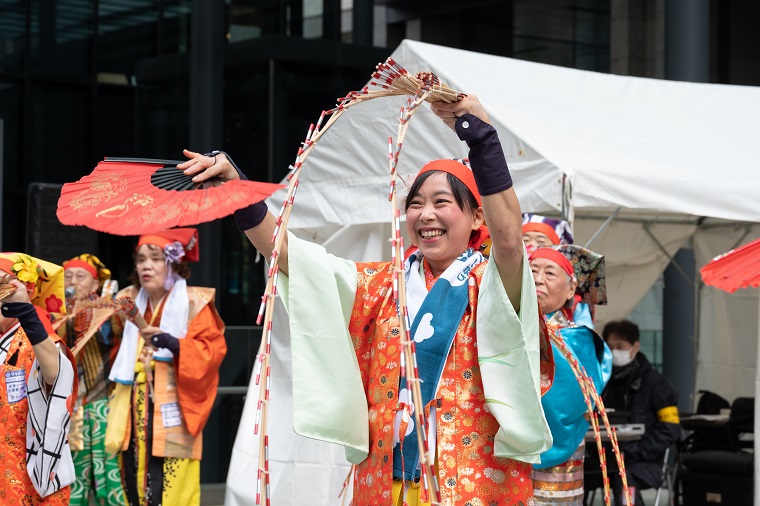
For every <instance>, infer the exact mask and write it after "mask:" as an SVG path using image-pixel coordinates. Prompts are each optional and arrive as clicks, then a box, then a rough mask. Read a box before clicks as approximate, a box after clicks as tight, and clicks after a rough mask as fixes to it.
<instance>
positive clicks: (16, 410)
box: [0, 310, 77, 506]
mask: <svg viewBox="0 0 760 506" xmlns="http://www.w3.org/2000/svg"><path fill="white" fill-rule="evenodd" d="M38 312H39V310H38ZM43 318H47V316H43V315H42V314H40V320H41V321H42V322H43V324H44V325H45V326H46V327H48V332H49V334H50V337H51V338H53V339H54V340H55V341H56V342H60V338H59V337H58V336H57V335H55V333H54V332H53V329H52V328H49V324H48V323H47V322H46V321H45V320H44V319H43ZM2 346H3V347H4V348H3V353H2V356H3V363H2V364H1V366H0V370H2V372H3V380H4V381H6V379H7V377H8V375H9V374H13V372H16V371H19V372H20V371H23V377H24V378H27V377H28V376H29V375H30V374H32V373H33V372H32V366H33V363H34V360H35V355H34V348H33V347H32V344H31V343H30V342H29V339H28V338H27V337H26V333H25V332H24V329H23V328H22V327H20V326H19V327H18V329H17V330H15V333H14V331H13V330H11V331H9V332H8V333H7V334H5V335H3V339H2ZM5 346H7V348H5ZM59 346H60V347H61V351H62V353H61V356H62V357H65V358H67V359H69V361H70V362H71V367H72V371H75V370H76V366H75V362H74V357H73V355H71V353H70V352H69V351H68V349H66V348H65V346H63V343H59ZM72 374H73V373H72ZM74 383H75V384H74V387H73V397H71V398H70V399H69V400H71V401H72V402H71V404H73V398H75V397H76V389H77V387H76V382H74ZM6 384H7V381H6V383H5V384H3V388H2V389H0V424H1V425H2V427H3V439H2V443H0V462H2V463H3V471H2V477H1V478H0V504H3V505H4V506H5V505H8V506H10V505H19V506H20V505H25V506H26V505H34V504H46V505H51V506H58V505H65V504H69V487H68V486H65V487H62V488H60V489H59V490H57V491H56V492H54V493H52V494H50V495H48V496H46V497H44V498H43V497H40V495H39V494H38V493H37V491H36V490H35V488H34V485H33V484H32V481H31V479H30V477H29V474H28V471H27V440H26V436H27V430H32V428H31V426H30V425H28V422H27V415H28V413H29V398H28V396H27V395H24V397H23V398H22V399H20V400H19V399H13V398H10V394H9V393H8V391H7V387H6ZM69 394H71V391H69ZM68 407H69V408H70V407H71V406H70V405H69V406H68ZM54 409H60V408H54ZM38 416H39V415H38ZM42 416H46V415H45V413H42ZM50 419H51V420H52V417H51V418H50ZM51 423H53V422H51ZM66 426H67V427H66V429H68V420H67V421H66ZM63 450H64V451H65V452H66V453H67V454H68V453H69V448H68V442H66V443H65V445H64V449H63ZM61 453H63V452H61ZM66 462H67V464H66V465H69V466H71V471H70V474H71V475H72V479H73V471H74V468H73V463H72V462H71V457H70V456H67V457H66ZM54 479H55V478H54Z"/></svg>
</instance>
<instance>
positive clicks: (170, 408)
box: [161, 402, 182, 429]
mask: <svg viewBox="0 0 760 506" xmlns="http://www.w3.org/2000/svg"><path fill="white" fill-rule="evenodd" d="M161 420H162V421H163V423H164V427H165V428H167V429H168V428H169V427H179V426H180V425H182V414H181V413H180V411H179V403H178V402H172V403H169V404H161Z"/></svg>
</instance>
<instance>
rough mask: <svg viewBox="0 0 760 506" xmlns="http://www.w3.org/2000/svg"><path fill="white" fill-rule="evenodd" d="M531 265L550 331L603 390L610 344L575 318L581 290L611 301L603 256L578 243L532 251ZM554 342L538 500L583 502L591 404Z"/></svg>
mask: <svg viewBox="0 0 760 506" xmlns="http://www.w3.org/2000/svg"><path fill="white" fill-rule="evenodd" d="M530 268H531V271H532V272H533V278H534V279H535V283H536V295H537V296H538V301H539V303H540V304H541V309H543V311H544V313H545V314H546V318H547V326H548V327H549V331H550V332H553V333H554V335H555V337H556V338H558V339H560V340H562V341H563V342H564V344H565V345H566V347H567V348H568V349H569V350H570V351H571V352H572V353H573V355H574V356H575V358H576V359H577V360H578V362H579V363H580V365H581V366H582V367H583V368H584V369H585V371H586V374H588V376H589V377H590V378H591V379H592V380H593V382H594V386H595V387H596V389H597V391H599V392H601V391H602V389H603V388H604V385H605V383H606V382H607V380H608V379H609V375H610V369H611V365H612V364H611V362H612V358H611V354H610V351H609V348H607V345H606V344H604V341H602V338H601V337H599V335H598V334H597V333H596V332H594V331H593V330H591V329H590V328H589V327H587V326H585V325H578V324H576V323H573V322H572V320H571V318H570V315H572V313H571V310H570V307H571V305H572V301H573V297H574V296H575V295H576V294H577V295H580V296H581V298H582V299H584V300H585V301H586V302H588V303H595V304H601V303H606V297H605V295H604V283H603V280H604V263H603V259H602V257H600V256H599V255H596V254H595V253H592V252H590V251H588V250H586V249H584V248H580V247H577V246H569V245H565V246H558V247H556V248H538V249H536V250H534V251H533V253H532V254H531V257H530ZM552 346H553V348H554V361H555V364H556V366H555V371H554V384H553V385H552V387H551V389H550V390H549V392H547V393H546V395H544V397H543V398H542V399H541V401H542V404H543V407H544V412H545V413H546V419H547V421H548V422H549V427H550V428H551V431H552V436H553V438H554V446H552V448H551V449H549V450H548V451H547V452H544V453H543V454H542V455H541V463H540V464H534V466H533V467H534V473H533V488H534V501H535V502H534V504H537V505H553V504H556V503H557V502H562V504H566V505H572V506H582V505H583V458H584V454H585V443H584V436H585V435H586V432H587V430H588V426H589V425H588V421H587V420H586V418H585V416H584V415H586V413H587V405H586V402H585V399H584V396H583V392H582V390H581V387H580V385H579V383H578V380H577V379H576V377H575V375H574V374H573V372H572V369H571V368H570V364H569V363H568V362H567V360H566V359H565V358H564V357H563V355H562V353H561V352H560V351H559V350H558V349H557V347H556V345H554V344H552Z"/></svg>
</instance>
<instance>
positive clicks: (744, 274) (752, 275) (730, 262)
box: [699, 239, 760, 293]
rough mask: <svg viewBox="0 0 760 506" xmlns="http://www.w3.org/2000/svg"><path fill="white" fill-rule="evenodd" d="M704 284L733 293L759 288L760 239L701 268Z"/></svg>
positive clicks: (716, 258)
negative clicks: (742, 289) (739, 290)
mask: <svg viewBox="0 0 760 506" xmlns="http://www.w3.org/2000/svg"><path fill="white" fill-rule="evenodd" d="M699 272H701V273H702V279H703V280H704V281H705V283H706V284H708V285H710V286H714V287H715V288H720V289H721V290H724V291H726V292H729V293H734V292H735V291H736V290H738V289H739V288H747V287H750V286H751V287H753V288H757V287H758V286H760V239H757V240H755V241H752V242H751V243H749V244H745V245H744V246H742V247H740V248H736V249H732V250H731V251H729V252H728V253H724V254H723V255H720V256H718V257H715V258H714V259H713V260H712V261H711V262H710V263H709V264H707V265H705V266H704V267H702V268H701V269H700V270H699Z"/></svg>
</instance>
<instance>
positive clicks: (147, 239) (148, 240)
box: [135, 235, 172, 249]
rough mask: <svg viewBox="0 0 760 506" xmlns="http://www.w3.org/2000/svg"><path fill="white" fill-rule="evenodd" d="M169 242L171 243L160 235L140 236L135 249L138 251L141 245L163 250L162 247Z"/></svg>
mask: <svg viewBox="0 0 760 506" xmlns="http://www.w3.org/2000/svg"><path fill="white" fill-rule="evenodd" d="M171 242H172V241H170V240H169V239H167V238H166V237H161V236H160V235H141V236H140V239H139V240H138V241H137V248H135V249H138V248H139V247H140V246H142V245H143V244H153V245H155V246H158V247H160V248H163V247H164V246H166V245H167V244H169V243H171Z"/></svg>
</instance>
